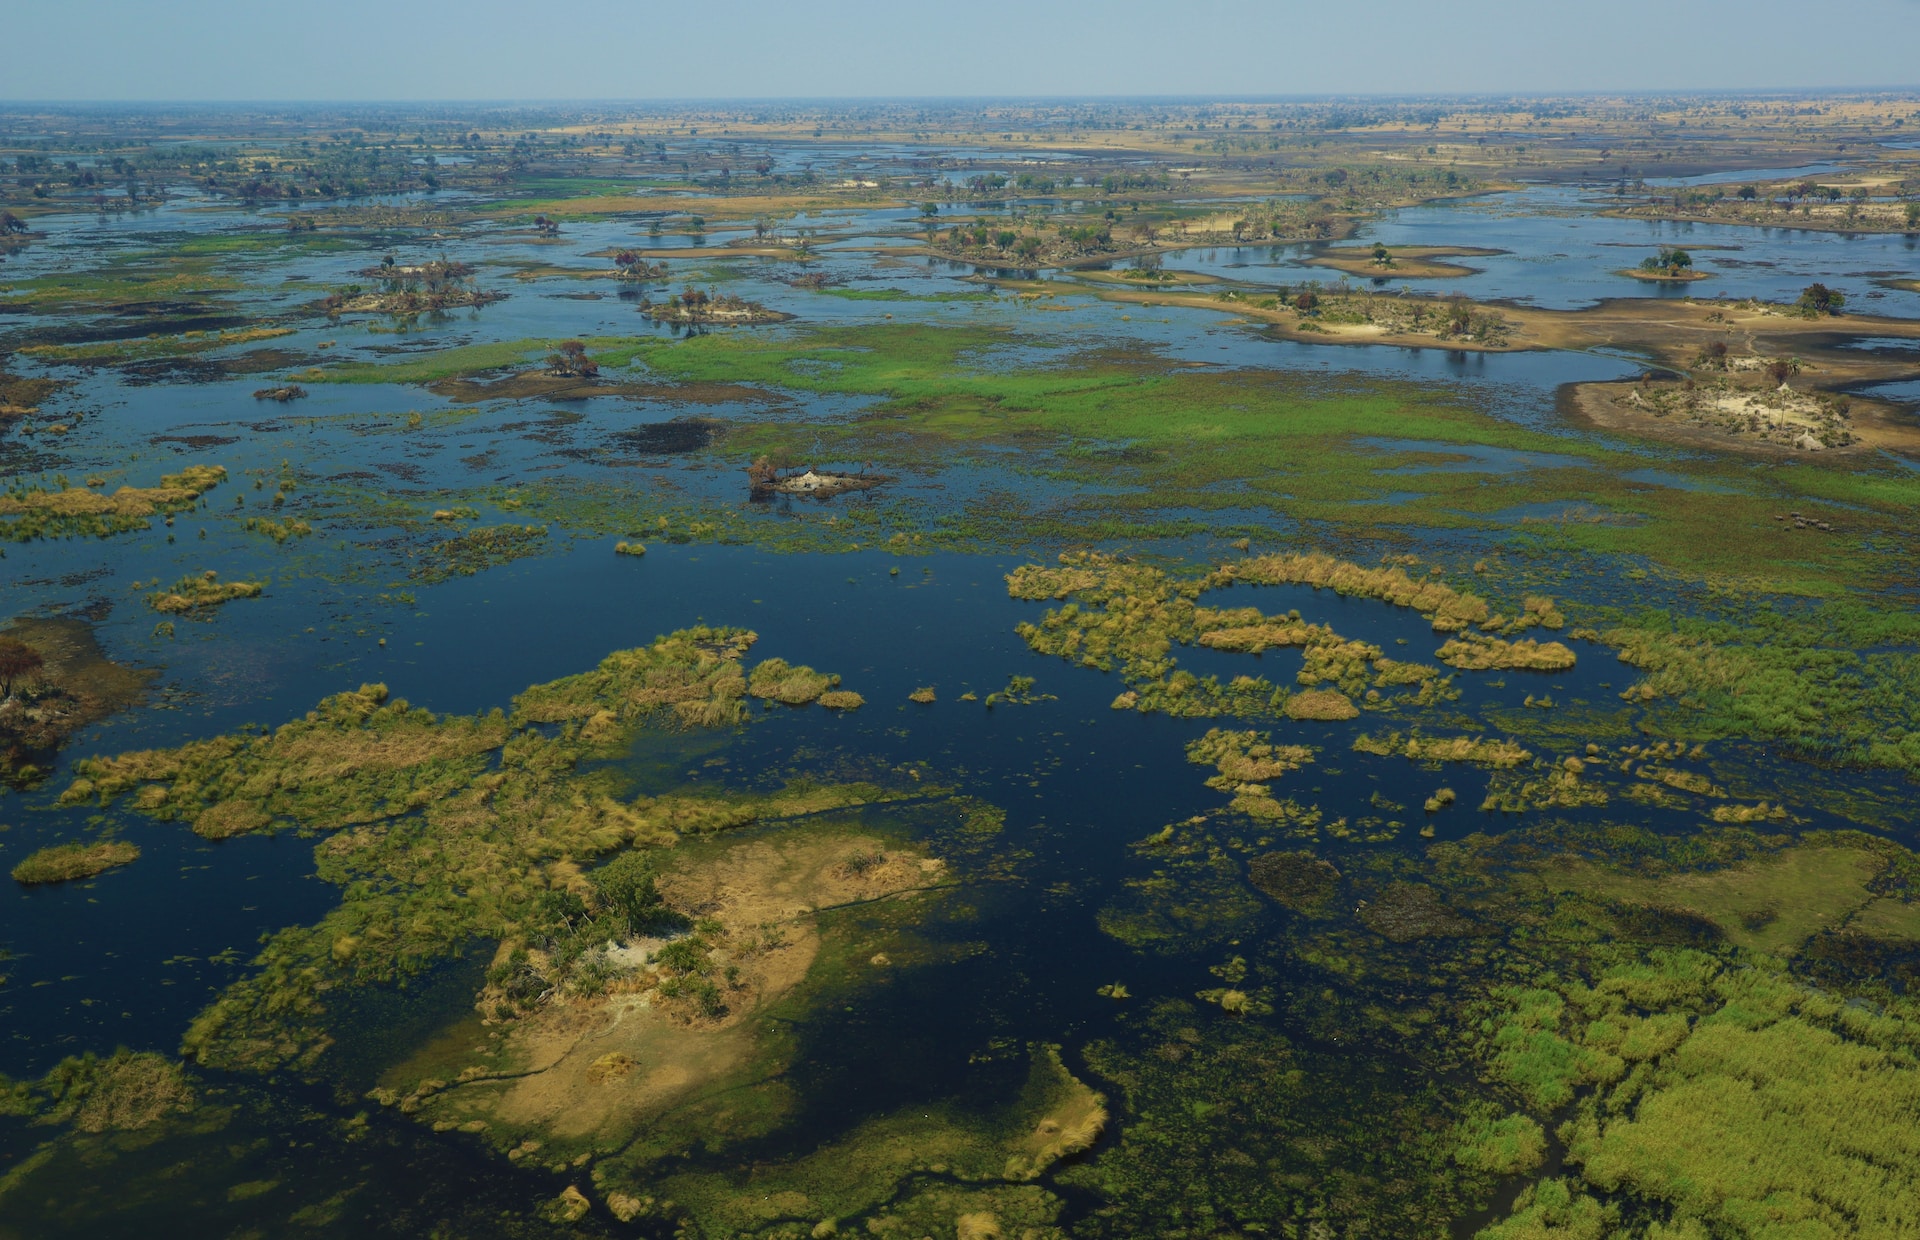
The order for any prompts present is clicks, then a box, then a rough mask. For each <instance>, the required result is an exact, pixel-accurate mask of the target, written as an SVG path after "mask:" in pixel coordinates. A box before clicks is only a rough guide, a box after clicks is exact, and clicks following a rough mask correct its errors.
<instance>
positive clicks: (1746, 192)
mask: <svg viewBox="0 0 1920 1240" xmlns="http://www.w3.org/2000/svg"><path fill="white" fill-rule="evenodd" d="M1759 193H1760V191H1759V190H1757V189H1755V188H1754V187H1753V186H1751V185H1742V186H1741V187H1740V197H1742V198H1744V199H1746V200H1747V201H1748V202H1752V201H1753V200H1754V199H1755V198H1756V197H1758V196H1759Z"/></svg>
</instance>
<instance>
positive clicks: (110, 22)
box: [0, 0, 1920, 102]
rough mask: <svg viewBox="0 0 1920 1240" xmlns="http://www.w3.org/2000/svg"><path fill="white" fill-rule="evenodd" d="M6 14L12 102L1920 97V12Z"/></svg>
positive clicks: (122, 0) (617, 8) (1113, 2)
mask: <svg viewBox="0 0 1920 1240" xmlns="http://www.w3.org/2000/svg"><path fill="white" fill-rule="evenodd" d="M9 10H10V11H9ZM0 12H5V19H4V21H3V22H0V29H4V30H5V43H6V52H5V54H4V56H0V99H5V100H11V101H22V100H40V101H56V100H57V101H77V100H103V101H105V100H113V101H123V100H149V101H168V102H173V101H190V100H191V101H249V100H259V101H296V100H338V101H347V100H367V101H378V100H391V101H416V100H448V101H463V100H572V99H593V100H619V99H636V100H638V99H743V98H757V99H766V98H827V99H845V98H855V97H870V98H871V97H878V98H901V97H912V98H926V97H956V96H962V97H964V96H986V97H1008V96H1024V97H1031V96H1089V95H1091V96H1141V95H1229V96H1248V95H1281V96H1285V95H1327V94H1389V95H1402V94H1425V93H1467V94H1471V93H1481V92H1493V93H1504V92H1509V91H1511V92H1524V93H1558V92H1587V91H1658V90H1676V89H1677V90H1726V89H1769V88H1785V89H1807V88H1845V87H1859V86H1887V87H1902V86H1920V0H1600V2H1597V0H1417V2H1409V0H1369V2H1368V3H1364V4H1359V3H1352V2H1351V0H1349V2H1346V3H1342V2H1341V0H1319V2H1317V3H1301V2H1299V0H962V2H961V3H957V4H932V3H924V2H921V3H914V2H913V0H726V2H725V3H711V2H709V3H693V2H690V0H679V2H678V3H662V2H660V0H546V2H545V3H541V2H539V0H516V2H512V3H509V2H506V0H459V2H457V3H455V2H450V0H306V2H305V3H298V4H296V3H291V2H290V0H165V2H164V3H163V2H161V0H0Z"/></svg>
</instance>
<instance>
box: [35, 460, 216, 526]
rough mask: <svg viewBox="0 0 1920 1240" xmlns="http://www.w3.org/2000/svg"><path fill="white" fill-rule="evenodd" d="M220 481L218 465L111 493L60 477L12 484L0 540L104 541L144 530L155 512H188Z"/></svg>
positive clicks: (168, 476) (164, 477)
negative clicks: (80, 538) (84, 538)
mask: <svg viewBox="0 0 1920 1240" xmlns="http://www.w3.org/2000/svg"><path fill="white" fill-rule="evenodd" d="M226 477H227V471H226V467H225V466H222V465H189V466H188V467H187V468H185V469H183V470H181V471H180V472H179V473H177V474H166V475H163V476H162V477H161V479H160V485H159V486H157V487H144V488H142V487H121V488H120V489H119V490H117V491H115V492H114V493H113V494H111V495H107V494H103V493H101V492H99V491H94V490H91V489H89V488H87V487H76V486H73V485H72V484H71V483H69V482H68V481H67V479H66V478H65V477H64V476H56V477H55V478H54V480H53V482H52V483H51V485H32V486H28V485H15V486H13V487H11V488H9V489H8V490H7V491H6V492H5V493H4V494H0V538H5V539H8V540H11V541H13V542H26V541H28V540H30V539H34V538H72V537H78V536H93V537H102V538H104V537H107V536H109V535H113V534H124V533H126V532H127V531H129V530H144V529H147V528H148V527H149V525H150V524H151V522H149V521H148V518H149V517H152V516H154V515H155V514H162V515H165V514H170V513H176V512H187V511H190V510H191V509H192V508H193V507H194V506H195V505H196V504H197V503H198V502H199V500H200V496H201V495H202V494H203V493H205V492H207V491H209V490H211V489H212V488H214V487H215V486H218V485H219V484H220V483H221V482H224V481H225V480H226Z"/></svg>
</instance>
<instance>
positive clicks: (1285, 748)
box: [1187, 728, 1314, 792]
mask: <svg viewBox="0 0 1920 1240" xmlns="http://www.w3.org/2000/svg"><path fill="white" fill-rule="evenodd" d="M1313 758H1314V750H1313V749H1312V747H1311V746H1308V745H1276V744H1274V743H1273V738H1272V737H1271V736H1269V735H1267V734H1266V733H1265V732H1230V731H1227V730H1225V729H1222V728H1209V729H1208V730H1207V734H1206V735H1205V736H1203V737H1201V738H1200V739H1199V740H1196V741H1190V742H1188V744H1187V761H1189V762H1192V763H1196V764H1198V765H1201V766H1212V767H1214V768H1215V769H1216V770H1218V771H1219V772H1220V773H1219V774H1218V775H1214V776H1211V777H1209V778H1208V780H1207V786H1208V787H1209V788H1218V789H1220V790H1221V791H1222V792H1231V791H1234V790H1236V789H1238V788H1239V787H1240V786H1241V785H1243V784H1263V783H1267V782H1269V781H1271V780H1274V779H1278V778H1279V777H1280V776H1282V775H1285V774H1288V773H1289V772H1292V771H1297V770H1299V769H1300V768H1301V767H1303V766H1305V765H1306V764H1307V763H1309V762H1311V761H1313Z"/></svg>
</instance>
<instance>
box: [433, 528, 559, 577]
mask: <svg viewBox="0 0 1920 1240" xmlns="http://www.w3.org/2000/svg"><path fill="white" fill-rule="evenodd" d="M546 548H547V527H546V526H544V525H484V526H478V527H476V528H474V529H470V530H467V531H466V532H465V533H462V534H456V535H454V536H453V537H452V538H446V539H442V540H441V541H439V542H437V543H433V544H431V545H429V546H428V547H427V548H426V549H425V550H423V551H421V552H420V554H419V559H418V562H417V563H416V564H415V565H414V567H413V568H412V570H411V574H410V575H411V576H412V577H413V578H414V579H415V580H416V581H422V582H426V583H428V584H432V583H434V582H439V581H446V580H449V579H451V578H454V577H471V576H473V575H474V574H475V573H479V572H483V571H484V570H486V569H489V568H495V567H498V566H499V565H501V564H510V563H512V562H513V561H515V560H519V559H524V558H525V557H527V556H530V555H539V554H540V553H541V552H542V551H545V550H546Z"/></svg>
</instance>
